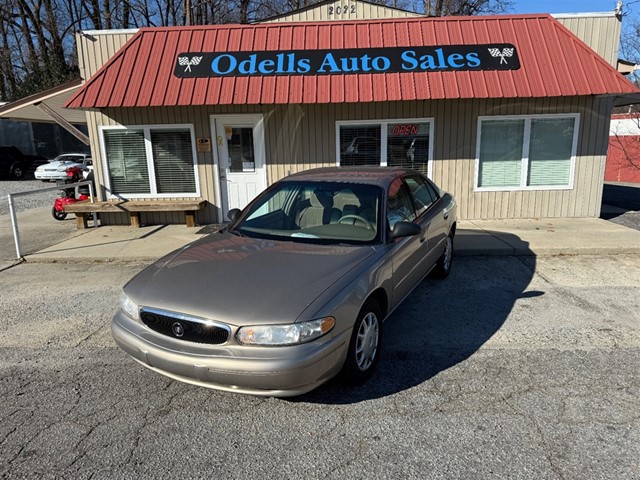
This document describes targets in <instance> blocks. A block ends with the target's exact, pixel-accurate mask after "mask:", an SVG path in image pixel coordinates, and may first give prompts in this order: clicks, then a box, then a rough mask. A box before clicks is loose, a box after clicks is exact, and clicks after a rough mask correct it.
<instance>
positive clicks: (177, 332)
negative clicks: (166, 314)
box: [171, 322, 184, 337]
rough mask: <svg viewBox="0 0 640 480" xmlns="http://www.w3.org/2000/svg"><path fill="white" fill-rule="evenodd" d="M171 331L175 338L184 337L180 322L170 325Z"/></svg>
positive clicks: (182, 326)
mask: <svg viewBox="0 0 640 480" xmlns="http://www.w3.org/2000/svg"><path fill="white" fill-rule="evenodd" d="M171 330H172V331H173V334H174V335H175V336H176V337H182V336H183V335H184V325H182V324H181V323H180V322H176V323H174V324H173V325H171Z"/></svg>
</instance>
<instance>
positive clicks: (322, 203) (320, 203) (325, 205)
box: [296, 191, 341, 229]
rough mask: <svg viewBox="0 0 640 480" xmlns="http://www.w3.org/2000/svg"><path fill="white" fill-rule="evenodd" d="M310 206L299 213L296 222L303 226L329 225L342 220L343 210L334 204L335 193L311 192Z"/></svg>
mask: <svg viewBox="0 0 640 480" xmlns="http://www.w3.org/2000/svg"><path fill="white" fill-rule="evenodd" d="M309 202H310V206H308V207H306V208H304V209H303V210H301V211H300V213H298V218H297V219H296V223H297V224H298V226H299V227H300V228H301V229H302V228H309V227H317V226H318V225H328V224H329V223H336V222H337V221H338V220H340V216H341V212H340V210H339V209H337V208H334V206H333V195H332V194H330V193H328V192H327V193H325V192H318V191H314V192H311V197H310V198H309Z"/></svg>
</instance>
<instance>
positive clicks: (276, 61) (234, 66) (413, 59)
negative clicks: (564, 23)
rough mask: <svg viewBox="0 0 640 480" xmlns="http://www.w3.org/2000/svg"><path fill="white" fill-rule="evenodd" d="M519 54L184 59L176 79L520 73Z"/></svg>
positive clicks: (471, 50) (322, 53)
mask: <svg viewBox="0 0 640 480" xmlns="http://www.w3.org/2000/svg"><path fill="white" fill-rule="evenodd" d="M518 68H520V60H519V59H518V54H517V52H516V48H515V47H514V46H513V45H511V44H508V43H496V44H487V45H447V46H438V47H393V48H356V49H346V50H289V51H266V52H200V53H191V52H190V53H181V54H179V55H178V58H177V59H176V66H175V70H174V74H175V75H176V76H178V77H187V78H188V77H247V76H271V75H340V74H342V75H344V74H356V73H360V74H362V73H365V74H366V73H369V74H371V73H402V72H414V73H415V72H442V71H452V70H453V71H456V70H460V71H462V70H517V69H518Z"/></svg>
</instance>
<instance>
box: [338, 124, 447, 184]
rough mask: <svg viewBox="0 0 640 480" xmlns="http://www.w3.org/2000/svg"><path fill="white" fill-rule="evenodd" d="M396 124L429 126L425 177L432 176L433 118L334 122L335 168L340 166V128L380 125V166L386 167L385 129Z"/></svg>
mask: <svg viewBox="0 0 640 480" xmlns="http://www.w3.org/2000/svg"><path fill="white" fill-rule="evenodd" d="M396 123H428V124H429V158H428V159H427V177H429V178H431V176H432V174H433V144H434V143H435V142H434V136H433V132H434V123H435V122H434V117H429V118H391V119H383V120H340V121H336V136H335V138H336V167H339V166H340V127H342V126H358V125H380V166H381V167H386V166H387V130H388V129H387V127H388V126H389V125H390V124H392V125H393V124H396Z"/></svg>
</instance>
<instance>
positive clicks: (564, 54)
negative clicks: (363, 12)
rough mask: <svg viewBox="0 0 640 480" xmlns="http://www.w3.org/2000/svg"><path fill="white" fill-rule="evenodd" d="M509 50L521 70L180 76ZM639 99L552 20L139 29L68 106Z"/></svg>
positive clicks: (474, 19)
mask: <svg viewBox="0 0 640 480" xmlns="http://www.w3.org/2000/svg"><path fill="white" fill-rule="evenodd" d="M498 43H509V44H513V45H514V46H515V47H516V50H517V53H518V56H519V59H520V68H519V69H518V70H491V71H488V70H484V71H477V70H473V71H469V70H467V71H429V72H402V73H375V74H369V73H366V74H348V75H344V74H333V75H306V76H253V77H225V78H221V77H209V78H179V77H177V76H175V75H174V73H173V72H174V68H175V65H176V59H177V56H178V54H180V53H183V52H209V51H211V52H213V51H217V52H260V51H275V50H286V51H292V50H331V49H336V50H337V49H351V48H359V49H366V48H380V47H420V46H425V45H426V46H446V45H474V44H498ZM639 92H640V91H639V90H638V89H637V88H636V87H635V86H634V85H632V84H631V82H629V81H628V80H627V79H626V78H624V77H623V76H622V75H620V74H619V73H618V72H617V71H616V70H615V69H614V68H613V67H611V66H610V65H609V64H608V63H607V62H606V61H605V60H604V59H602V58H601V57H600V56H598V55H597V54H596V53H595V52H594V51H593V50H591V49H590V48H589V47H588V46H586V45H585V44H584V43H583V42H582V41H581V40H579V39H578V38H577V37H576V36H575V35H573V34H572V33H571V32H570V31H569V30H567V29H566V28H565V27H564V26H563V25H561V24H560V23H559V22H557V21H556V20H555V19H554V18H553V17H551V16H550V15H505V16H484V17H483V16H478V17H443V18H417V19H407V18H403V19H390V20H369V21H344V22H321V23H268V24H254V25H218V26H196V27H179V28H178V27H172V28H146V29H144V28H143V29H140V30H139V31H138V33H137V34H136V35H134V36H133V37H132V38H131V39H130V40H129V41H128V42H127V43H126V44H125V45H124V46H123V47H122V48H121V49H120V50H119V51H118V52H117V53H116V54H115V55H114V56H113V57H112V58H111V59H110V60H109V62H107V63H106V64H105V65H104V66H103V67H102V68H101V69H100V70H99V71H98V72H96V74H95V75H94V76H93V77H91V78H90V79H89V80H88V81H87V82H86V83H85V85H84V86H83V87H82V88H81V89H80V90H79V91H78V92H77V94H76V95H75V96H74V97H72V98H71V99H70V100H69V102H68V103H67V105H66V107H67V108H103V107H150V106H190V105H194V106H195V105H228V104H235V105H242V104H281V103H344V102H384V101H398V100H437V99H462V98H527V97H559V96H576V95H624V94H637V93H639Z"/></svg>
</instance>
